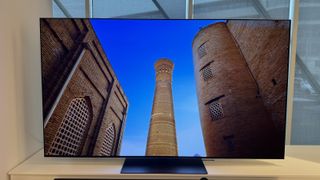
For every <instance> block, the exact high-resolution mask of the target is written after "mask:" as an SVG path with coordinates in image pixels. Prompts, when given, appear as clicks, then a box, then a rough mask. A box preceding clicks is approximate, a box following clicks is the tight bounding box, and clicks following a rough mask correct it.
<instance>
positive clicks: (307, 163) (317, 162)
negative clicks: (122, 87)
mask: <svg viewBox="0 0 320 180" xmlns="http://www.w3.org/2000/svg"><path fill="white" fill-rule="evenodd" d="M123 161H124V159H122V158H112V159H110V158H48V157H43V150H40V151H39V152H37V153H36V154H35V155H33V156H32V157H30V158H29V159H27V160H26V161H24V162H23V163H21V164H20V165H18V166H17V167H16V168H14V169H13V170H12V171H10V172H9V175H10V177H11V180H20V179H21V180H22V179H24V180H29V179H30V180H31V179H34V180H38V179H39V180H40V179H41V180H47V179H51V180H52V179H53V178H55V177H60V178H61V177H68V178H104V179H128V178H130V179H159V178H163V179H172V178H174V179H200V178H201V177H207V178H208V179H250V180H251V179H263V180H269V179H270V180H271V179H272V180H274V179H301V180H307V179H312V180H316V179H317V180H320V147H319V146H287V147H286V157H285V159H280V160H265V159H262V160H261V159H260V160H255V159H215V160H214V161H210V160H209V161H204V163H205V166H206V168H207V171H208V175H181V174H180V175H179V174H158V175H155V174H135V175H123V174H120V170H121V167H122V164H123ZM28 178H29V179H28Z"/></svg>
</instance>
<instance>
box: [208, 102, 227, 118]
mask: <svg viewBox="0 0 320 180" xmlns="http://www.w3.org/2000/svg"><path fill="white" fill-rule="evenodd" d="M209 110H210V115H211V118H212V120H218V119H221V118H223V116H224V114H223V110H222V106H221V104H220V103H219V101H218V100H217V101H213V102H211V103H210V104H209Z"/></svg>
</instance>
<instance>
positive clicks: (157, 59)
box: [40, 18, 290, 158]
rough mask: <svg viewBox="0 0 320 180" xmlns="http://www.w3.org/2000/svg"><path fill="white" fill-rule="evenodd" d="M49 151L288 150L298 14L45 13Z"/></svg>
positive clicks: (234, 153)
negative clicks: (293, 20)
mask: <svg viewBox="0 0 320 180" xmlns="http://www.w3.org/2000/svg"><path fill="white" fill-rule="evenodd" d="M40 30H41V33H40V36H41V67H42V98H43V130H44V155H45V156H59V157H131V156H134V157H137V156H138V157H147V156H148V157H149V156H150V157H202V158H283V157H284V140H285V125H286V123H285V122H286V103H287V100H286V99H287V86H288V84H287V82H288V59H289V58H288V55H289V41H290V21H288V20H227V19H207V20H130V19H54V18H41V19H40Z"/></svg>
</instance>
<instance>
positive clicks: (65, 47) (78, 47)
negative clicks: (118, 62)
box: [40, 19, 128, 156]
mask: <svg viewBox="0 0 320 180" xmlns="http://www.w3.org/2000/svg"><path fill="white" fill-rule="evenodd" d="M40 22H41V23H40V25H41V56H42V58H41V61H42V78H43V79H42V80H43V81H42V82H43V83H42V85H43V86H42V87H43V89H42V90H43V107H44V113H43V116H44V149H45V155H73V156H101V155H107V154H108V155H109V156H115V155H118V154H119V152H120V147H121V146H120V145H121V138H122V134H123V129H124V127H123V126H124V124H125V119H126V114H127V109H128V100H127V98H126V96H125V94H124V92H123V90H122V88H121V86H120V84H119V82H118V80H117V78H116V75H115V73H114V72H113V70H112V68H111V65H110V63H109V61H108V59H107V57H106V55H105V53H104V51H103V50H102V47H101V45H100V43H99V41H98V39H97V37H96V35H95V33H94V31H93V29H92V27H91V24H90V21H89V20H86V19H41V21H40ZM81 97H85V99H86V102H88V100H90V103H87V106H88V107H87V109H88V110H85V108H84V107H86V106H85V104H83V103H82V105H81V106H74V103H75V102H76V101H77V100H79V99H78V98H81ZM80 102H84V101H83V99H81V101H80ZM80 102H78V101H77V102H76V103H75V104H76V105H77V104H78V103H80ZM70 106H71V107H70ZM78 112H79V113H78ZM80 112H81V113H80ZM77 113H78V114H77ZM69 115H70V116H69ZM75 121H77V123H75ZM65 122H71V124H72V123H73V122H74V123H73V124H74V125H73V126H72V128H71V129H73V131H71V132H68V133H69V135H68V137H63V135H64V134H62V131H61V127H65V125H64V123H65ZM83 124H85V127H86V128H84V127H82V125H83ZM110 124H113V127H114V129H113V137H112V138H111V137H110V138H111V139H113V140H112V141H108V143H109V144H108V149H105V152H104V153H100V152H101V151H100V150H101V147H106V146H105V145H104V143H106V141H105V139H106V138H108V137H106V135H107V136H108V135H110V130H108V127H109V125H110ZM68 126H69V125H68ZM83 129H85V130H83ZM106 131H107V132H106ZM73 137H75V139H76V141H75V140H74V138H73ZM58 139H60V140H63V141H66V143H67V144H70V145H72V147H73V149H68V152H69V151H70V153H69V154H65V153H66V152H65V151H64V150H63V149H58V150H59V151H61V152H59V153H53V149H56V147H54V146H55V144H57V141H58ZM110 143H112V144H110ZM110 150H111V151H110ZM56 151H57V149H56Z"/></svg>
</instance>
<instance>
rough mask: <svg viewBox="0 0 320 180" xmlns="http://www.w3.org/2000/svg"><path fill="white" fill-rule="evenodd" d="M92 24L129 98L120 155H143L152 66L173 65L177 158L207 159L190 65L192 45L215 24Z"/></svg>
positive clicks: (152, 85) (152, 83) (152, 84)
mask: <svg viewBox="0 0 320 180" xmlns="http://www.w3.org/2000/svg"><path fill="white" fill-rule="evenodd" d="M90 21H91V24H92V26H93V28H94V30H95V32H96V34H97V36H98V38H99V40H100V43H101V44H102V47H103V49H104V51H105V53H106V55H107V57H108V59H109V61H110V63H111V65H112V67H113V69H114V71H115V73H116V75H117V77H118V80H119V82H120V84H121V86H122V88H123V90H124V92H125V94H126V96H127V98H128V101H129V110H128V115H127V120H126V127H125V131H124V136H123V139H122V145H121V152H120V155H121V156H140V155H142V156H143V155H144V154H145V150H146V143H147V137H148V128H149V123H150V116H151V109H152V101H153V95H154V89H155V71H154V67H153V65H154V63H155V62H156V61H157V60H158V59H159V58H162V57H164V58H169V59H171V60H172V61H173V62H174V64H175V67H174V70H173V82H172V93H173V99H174V102H173V103H174V114H175V121H176V132H177V141H178V155H179V156H194V155H196V154H198V155H201V156H205V148H204V143H203V136H202V131H201V126H200V120H199V112H198V104H197V96H196V88H195V79H194V72H193V61H192V40H193V38H194V36H195V35H196V33H197V32H198V31H199V29H200V28H201V27H205V26H207V25H208V24H213V23H215V22H217V21H216V20H111V19H92V20H90Z"/></svg>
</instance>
